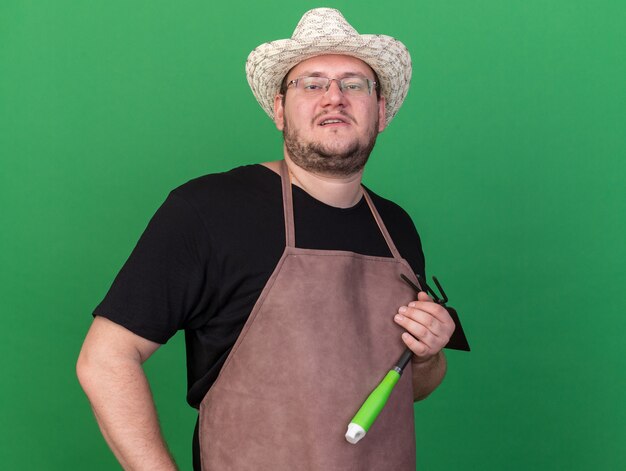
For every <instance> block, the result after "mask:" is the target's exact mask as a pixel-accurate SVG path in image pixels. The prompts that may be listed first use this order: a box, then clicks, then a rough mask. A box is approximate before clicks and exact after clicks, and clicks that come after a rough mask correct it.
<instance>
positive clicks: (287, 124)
mask: <svg viewBox="0 0 626 471" xmlns="http://www.w3.org/2000/svg"><path fill="white" fill-rule="evenodd" d="M315 75H319V76H322V77H329V78H336V79H343V78H346V77H350V76H355V75H356V76H363V77H367V78H369V79H370V80H372V81H373V80H374V72H373V71H372V69H371V68H370V67H369V66H368V65H367V64H366V63H365V62H363V61H361V60H359V59H356V58H354V57H351V56H341V55H326V56H318V57H313V58H311V59H308V60H305V61H303V62H300V63H299V64H298V65H296V66H295V67H294V68H293V69H291V71H290V72H289V74H288V77H287V80H288V81H289V80H293V79H295V78H297V77H302V76H315ZM274 120H275V122H276V127H277V128H278V129H279V130H281V131H283V137H284V140H285V149H286V152H287V153H288V155H289V157H290V158H291V160H292V161H293V162H294V163H295V164H296V165H298V166H299V167H302V168H304V169H305V170H308V171H311V172H314V173H318V174H324V175H330V176H338V177H343V176H350V175H353V174H355V173H357V172H359V171H361V170H362V169H363V167H364V166H365V163H366V162H367V159H368V157H369V154H370V153H371V151H372V149H373V148H374V144H375V142H376V136H377V135H378V133H379V132H381V131H382V130H383V129H384V128H385V99H384V97H381V98H380V100H378V99H377V97H376V91H375V90H372V93H371V94H370V95H367V94H365V96H360V97H354V96H345V95H344V94H343V93H342V92H341V90H340V89H339V84H338V83H337V82H336V81H332V82H331V84H330V87H329V89H328V91H326V93H323V94H320V95H316V96H310V95H307V94H305V93H303V91H302V90H301V89H296V88H295V87H293V85H292V86H290V87H289V88H288V89H287V91H286V94H285V101H284V105H283V100H282V96H281V95H277V96H276V98H275V100H274ZM329 120H330V121H329Z"/></svg>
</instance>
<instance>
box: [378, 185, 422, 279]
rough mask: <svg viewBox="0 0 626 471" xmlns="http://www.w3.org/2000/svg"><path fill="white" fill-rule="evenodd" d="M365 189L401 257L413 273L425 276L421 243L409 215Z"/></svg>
mask: <svg viewBox="0 0 626 471" xmlns="http://www.w3.org/2000/svg"><path fill="white" fill-rule="evenodd" d="M366 189H367V192H368V194H369V195H370V196H371V197H372V201H373V202H374V206H376V209H377V210H378V213H379V214H380V217H381V218H382V220H383V222H384V223H385V226H386V227H387V230H388V231H389V234H390V235H391V238H392V239H393V241H394V243H395V244H396V246H397V248H398V250H399V251H400V254H401V255H402V257H403V258H405V259H406V260H407V261H408V262H409V264H410V265H411V267H412V268H413V270H414V271H415V273H419V274H420V275H422V276H425V258H424V252H423V250H422V241H421V239H420V236H419V233H418V231H417V229H416V228H415V224H414V223H413V220H412V218H411V216H410V215H409V213H407V212H406V211H405V210H404V209H403V208H402V207H401V206H400V205H398V204H396V203H394V202H393V201H391V200H388V199H387V198H383V197H382V196H380V195H378V194H376V193H374V192H373V191H372V190H370V189H369V188H366Z"/></svg>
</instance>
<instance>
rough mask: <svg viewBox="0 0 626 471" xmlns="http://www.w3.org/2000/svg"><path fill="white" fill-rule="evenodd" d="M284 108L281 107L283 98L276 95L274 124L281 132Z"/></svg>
mask: <svg viewBox="0 0 626 471" xmlns="http://www.w3.org/2000/svg"><path fill="white" fill-rule="evenodd" d="M284 118H285V107H284V106H283V96H282V95H281V94H278V95H276V96H275V97H274V124H276V129H278V130H279V131H282V130H283V128H284Z"/></svg>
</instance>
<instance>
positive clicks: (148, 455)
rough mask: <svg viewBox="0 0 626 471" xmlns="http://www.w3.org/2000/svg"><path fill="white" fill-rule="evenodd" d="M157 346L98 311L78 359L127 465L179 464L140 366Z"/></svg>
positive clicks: (108, 436)
mask: <svg viewBox="0 0 626 471" xmlns="http://www.w3.org/2000/svg"><path fill="white" fill-rule="evenodd" d="M159 346H160V345H159V344H158V343H155V342H152V341H150V340H147V339H144V338H143V337H140V336H138V335H135V334H134V333H132V332H131V331H129V330H127V329H125V328H124V327H122V326H120V325H118V324H116V323H114V322H112V321H110V320H108V319H106V318H104V317H99V316H97V317H96V318H95V319H94V321H93V324H92V325H91V328H90V329H89V332H88V333H87V337H86V338H85V342H84V343H83V347H82V349H81V352H80V355H79V357H78V362H77V364H76V372H77V375H78V379H79V381H80V384H81V386H82V387H83V389H84V391H85V393H86V394H87V397H88V398H89V401H90V402H91V406H92V408H93V411H94V414H95V416H96V420H97V421H98V425H99V426H100V430H101V431H102V435H103V436H104V438H105V440H106V441H107V443H108V445H109V446H110V447H111V450H112V451H113V453H114V454H115V457H116V458H117V459H118V461H119V462H120V464H121V465H122V467H123V468H124V469H125V470H159V471H160V470H163V471H165V470H168V471H169V470H176V469H177V468H176V465H175V463H174V460H173V459H172V457H171V456H170V454H169V452H168V450H167V446H166V444H165V442H164V440H163V437H162V435H161V430H160V427H159V423H158V418H157V414H156V409H155V407H154V401H153V399H152V393H151V392H150V386H149V384H148V381H147V379H146V376H145V374H144V371H143V368H142V366H141V365H142V363H143V362H144V361H146V360H147V359H148V358H149V357H150V355H152V354H153V353H154V352H155V351H156V349H157V348H159Z"/></svg>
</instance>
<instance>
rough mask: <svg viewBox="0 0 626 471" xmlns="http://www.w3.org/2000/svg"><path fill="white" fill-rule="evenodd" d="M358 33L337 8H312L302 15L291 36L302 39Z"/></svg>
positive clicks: (356, 34)
mask: <svg viewBox="0 0 626 471" xmlns="http://www.w3.org/2000/svg"><path fill="white" fill-rule="evenodd" d="M358 35H359V33H358V32H357V31H356V30H355V29H354V28H353V27H352V26H351V25H350V23H348V22H347V21H346V19H345V18H344V17H343V15H342V14H341V12H340V11H339V10H335V9H334V8H314V9H313V10H309V11H307V12H306V13H305V14H304V15H302V18H300V21H299V22H298V25H297V26H296V29H295V30H294V31H293V35H292V36H291V38H292V39H295V40H298V39H300V40H302V39H311V38H323V37H327V36H334V37H343V36H345V37H351V36H358Z"/></svg>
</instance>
